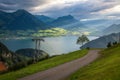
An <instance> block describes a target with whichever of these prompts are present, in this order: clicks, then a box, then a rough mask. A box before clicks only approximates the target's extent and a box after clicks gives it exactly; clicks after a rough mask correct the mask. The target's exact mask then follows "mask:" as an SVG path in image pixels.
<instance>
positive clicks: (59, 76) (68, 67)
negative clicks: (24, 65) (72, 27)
mask: <svg viewBox="0 0 120 80" xmlns="http://www.w3.org/2000/svg"><path fill="white" fill-rule="evenodd" d="M99 51H100V50H90V51H89V52H88V54H87V55H85V56H84V57H82V58H80V59H76V60H74V61H71V62H68V63H65V64H62V65H60V66H57V67H54V68H51V69H48V70H46V71H42V72H38V73H35V74H33V75H29V76H26V77H24V78H21V79H19V80H63V79H64V78H66V77H68V76H69V75H71V74H72V73H74V72H75V71H77V70H78V69H80V68H81V67H83V66H85V65H88V64H89V63H91V62H92V61H94V60H95V59H96V58H98V57H99V54H98V53H99Z"/></svg>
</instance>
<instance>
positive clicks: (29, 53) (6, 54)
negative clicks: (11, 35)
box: [0, 42, 48, 72]
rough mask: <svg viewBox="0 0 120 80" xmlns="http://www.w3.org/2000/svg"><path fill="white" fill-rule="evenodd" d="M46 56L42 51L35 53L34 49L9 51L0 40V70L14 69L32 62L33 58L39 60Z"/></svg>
mask: <svg viewBox="0 0 120 80" xmlns="http://www.w3.org/2000/svg"><path fill="white" fill-rule="evenodd" d="M46 58H48V54H47V53H46V52H44V51H42V50H41V51H38V53H35V50H34V49H20V50H17V51H16V52H12V51H10V50H9V49H8V48H7V47H6V46H5V45H4V44H3V43H1V42H0V72H1V71H2V69H3V70H5V69H4V68H3V66H5V67H6V69H7V70H16V69H19V68H22V67H25V66H27V65H29V64H32V63H33V60H35V61H40V60H42V59H46Z"/></svg>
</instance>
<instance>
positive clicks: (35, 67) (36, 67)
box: [0, 49, 88, 80]
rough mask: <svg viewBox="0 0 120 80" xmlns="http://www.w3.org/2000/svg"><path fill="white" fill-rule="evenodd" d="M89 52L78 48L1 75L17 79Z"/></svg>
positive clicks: (6, 78)
mask: <svg viewBox="0 0 120 80" xmlns="http://www.w3.org/2000/svg"><path fill="white" fill-rule="evenodd" d="M87 53H88V50H86V49H84V50H78V51H74V52H70V53H69V54H63V55H58V56H53V57H51V58H49V59H46V60H43V61H40V62H38V63H36V64H32V65H29V66H27V67H25V68H22V69H20V70H16V71H14V72H9V73H6V74H3V75H0V79H1V80H16V79H18V78H21V77H24V76H27V75H30V74H33V73H36V72H40V71H44V70H48V69H49V68H53V67H55V66H58V65H61V64H64V63H66V62H69V61H72V60H75V59H78V58H80V57H83V56H84V55H86V54H87Z"/></svg>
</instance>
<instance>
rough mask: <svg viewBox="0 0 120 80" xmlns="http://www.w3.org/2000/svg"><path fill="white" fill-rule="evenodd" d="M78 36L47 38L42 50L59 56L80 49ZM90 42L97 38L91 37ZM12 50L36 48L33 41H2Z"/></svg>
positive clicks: (42, 43)
mask: <svg viewBox="0 0 120 80" xmlns="http://www.w3.org/2000/svg"><path fill="white" fill-rule="evenodd" d="M77 38H78V36H61V37H46V38H44V40H45V42H41V49H42V50H44V51H45V52H47V53H48V54H49V55H59V54H65V53H68V52H72V51H75V50H79V49H80V45H77V44H76V40H77ZM88 38H89V39H90V40H93V39H96V38H97V37H94V36H89V37H88ZM1 42H3V43H4V44H5V45H6V46H7V47H8V48H9V49H10V50H12V51H16V50H18V49H23V48H34V47H35V43H34V42H33V41H32V40H31V39H10V40H1Z"/></svg>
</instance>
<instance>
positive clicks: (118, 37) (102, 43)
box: [81, 33, 120, 48]
mask: <svg viewBox="0 0 120 80" xmlns="http://www.w3.org/2000/svg"><path fill="white" fill-rule="evenodd" d="M116 41H117V42H119V41H120V33H112V34H109V35H105V36H102V37H100V38H98V39H95V40H92V41H90V42H88V43H86V44H84V45H83V46H82V47H81V48H87V47H90V48H106V47H107V44H108V43H109V42H111V43H113V42H116Z"/></svg>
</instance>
